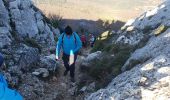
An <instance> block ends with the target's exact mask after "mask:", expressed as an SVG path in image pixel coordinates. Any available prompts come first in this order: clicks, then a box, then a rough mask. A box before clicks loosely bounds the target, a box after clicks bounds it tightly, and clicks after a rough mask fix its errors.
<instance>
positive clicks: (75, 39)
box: [61, 32, 77, 46]
mask: <svg viewBox="0 0 170 100" xmlns="http://www.w3.org/2000/svg"><path fill="white" fill-rule="evenodd" d="M64 36H65V33H64V34H63V35H62V42H61V43H62V46H63V44H64ZM73 36H74V42H75V44H76V45H77V38H76V35H75V33H74V32H73Z"/></svg>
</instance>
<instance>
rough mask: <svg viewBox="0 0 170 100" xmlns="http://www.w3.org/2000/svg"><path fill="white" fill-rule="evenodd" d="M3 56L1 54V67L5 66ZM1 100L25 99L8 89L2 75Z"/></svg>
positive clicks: (0, 79)
mask: <svg viewBox="0 0 170 100" xmlns="http://www.w3.org/2000/svg"><path fill="white" fill-rule="evenodd" d="M3 61H4V59H3V56H2V54H1V53H0V67H1V66H2V65H3ZM0 100H23V97H22V96H21V95H20V94H19V93H18V92H17V91H15V90H11V89H9V88H8V84H7V82H6V80H5V79H4V77H3V75H2V74H1V73H0Z"/></svg>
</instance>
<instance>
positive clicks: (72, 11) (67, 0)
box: [33, 0, 162, 21]
mask: <svg viewBox="0 0 170 100" xmlns="http://www.w3.org/2000/svg"><path fill="white" fill-rule="evenodd" d="M33 1H34V2H35V4H36V5H37V7H38V8H40V9H41V10H42V11H43V12H44V13H45V14H47V15H48V14H49V13H51V14H56V15H60V16H62V17H63V18H64V19H87V20H98V19H109V20H112V19H117V20H123V21H127V20H129V19H132V18H134V17H137V16H139V15H140V14H142V13H143V12H145V11H147V10H150V9H153V8H154V7H155V6H157V5H159V4H160V3H161V2H162V0H33Z"/></svg>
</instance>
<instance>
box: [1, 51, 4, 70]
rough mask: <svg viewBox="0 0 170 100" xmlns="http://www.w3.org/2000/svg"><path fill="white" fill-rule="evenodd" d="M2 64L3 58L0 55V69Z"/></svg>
mask: <svg viewBox="0 0 170 100" xmlns="http://www.w3.org/2000/svg"><path fill="white" fill-rule="evenodd" d="M3 62H4V58H3V56H2V54H1V53H0V67H1V66H2V64H3Z"/></svg>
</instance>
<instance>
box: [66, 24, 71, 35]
mask: <svg viewBox="0 0 170 100" xmlns="http://www.w3.org/2000/svg"><path fill="white" fill-rule="evenodd" d="M65 33H66V34H67V35H71V34H72V33H73V30H72V28H71V27H70V26H67V27H66V28H65Z"/></svg>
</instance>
